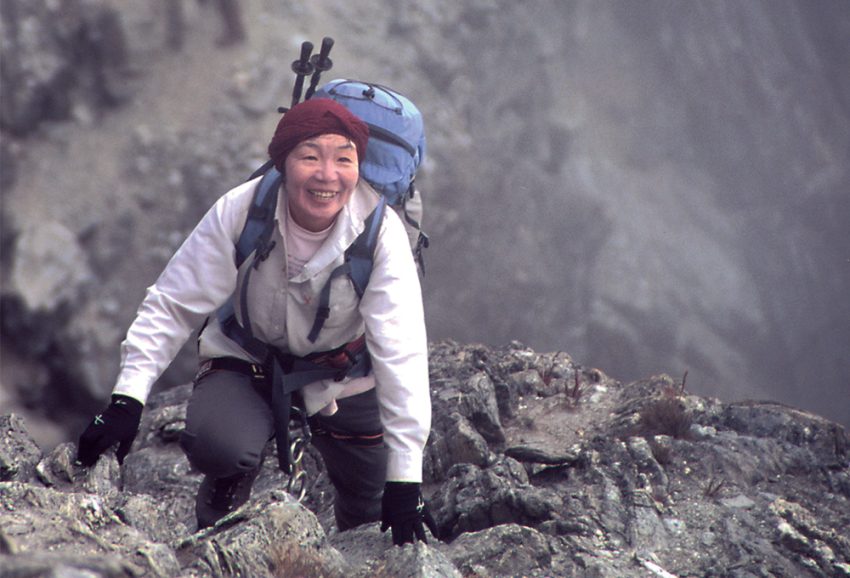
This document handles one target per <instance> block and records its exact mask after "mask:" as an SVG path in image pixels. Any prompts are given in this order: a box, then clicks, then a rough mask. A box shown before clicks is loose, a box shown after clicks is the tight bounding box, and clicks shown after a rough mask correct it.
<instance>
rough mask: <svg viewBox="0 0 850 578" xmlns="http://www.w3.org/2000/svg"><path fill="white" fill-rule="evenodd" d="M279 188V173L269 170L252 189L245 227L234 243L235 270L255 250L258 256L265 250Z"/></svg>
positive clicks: (270, 233)
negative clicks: (252, 196)
mask: <svg viewBox="0 0 850 578" xmlns="http://www.w3.org/2000/svg"><path fill="white" fill-rule="evenodd" d="M279 187H280V172H278V170H277V169H276V168H274V167H271V168H269V170H267V171H266V172H265V174H264V175H263V178H262V179H261V180H260V183H259V184H258V185H257V188H256V189H254V198H253V200H252V201H251V208H250V209H248V219H247V220H246V221H245V227H244V228H243V229H242V233H241V234H240V235H239V240H238V241H236V268H237V269H238V268H239V267H241V266H242V264H243V263H244V262H245V260H246V259H247V258H248V256H249V255H250V254H251V253H253V252H254V250H255V249H256V250H257V251H258V254H262V253H264V252H265V250H266V245H267V244H268V242H269V239H271V236H272V232H273V230H274V217H275V211H276V209H277V197H278V195H277V192H278V188H279Z"/></svg>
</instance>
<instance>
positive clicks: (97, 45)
mask: <svg viewBox="0 0 850 578" xmlns="http://www.w3.org/2000/svg"><path fill="white" fill-rule="evenodd" d="M2 27H3V35H2V38H3V41H2V43H3V74H2V76H3V82H2V87H3V102H4V106H3V111H2V114H0V120H2V123H0V126H2V128H3V130H4V131H9V132H11V133H13V134H16V135H23V134H26V133H29V132H31V131H33V130H35V129H36V128H37V127H38V125H39V124H40V123H41V122H42V121H45V120H54V121H55V120H62V119H68V118H72V117H76V118H77V119H78V120H85V119H88V118H91V117H90V116H88V115H91V114H95V115H97V114H99V109H100V108H102V107H104V106H111V105H115V104H117V103H119V102H122V101H124V100H126V98H127V97H128V96H129V92H130V89H128V87H127V83H126V82H125V80H126V71H125V70H124V66H125V65H126V57H127V53H126V45H125V39H124V30H123V28H122V26H121V23H120V17H119V13H118V12H117V11H116V10H115V9H114V8H113V7H111V6H110V5H109V4H108V3H106V2H103V1H99V0H92V1H82V0H69V1H66V2H61V3H56V2H48V1H45V0H26V1H22V0H6V1H5V2H4V4H3V14H2Z"/></svg>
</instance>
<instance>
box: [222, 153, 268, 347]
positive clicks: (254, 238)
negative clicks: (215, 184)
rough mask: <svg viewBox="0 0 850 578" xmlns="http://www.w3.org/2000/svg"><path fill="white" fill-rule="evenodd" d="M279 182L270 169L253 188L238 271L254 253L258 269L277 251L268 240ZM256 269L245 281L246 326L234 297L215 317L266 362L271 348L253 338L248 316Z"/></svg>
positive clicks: (238, 253)
mask: <svg viewBox="0 0 850 578" xmlns="http://www.w3.org/2000/svg"><path fill="white" fill-rule="evenodd" d="M252 176H253V175H252ZM280 181H281V177H280V172H278V170H277V169H276V168H274V167H270V168H268V170H267V171H266V172H265V173H264V174H263V178H262V179H261V180H260V182H259V184H258V185H257V187H256V188H255V189H254V197H253V199H252V200H251V208H250V209H248V217H247V219H246V221H245V227H244V228H243V229H242V232H241V233H240V234H239V239H238V240H237V241H236V257H235V262H236V263H235V264H236V268H237V269H238V268H239V267H241V266H242V264H243V263H245V261H246V260H247V259H248V257H250V256H251V254H252V253H254V252H255V251H256V255H255V257H254V266H255V267H256V266H257V265H259V263H260V262H261V261H264V260H265V259H266V257H268V254H269V252H270V251H271V250H272V249H273V248H274V242H273V241H272V242H271V244H270V243H269V241H270V240H271V237H272V233H273V232H274V217H275V210H276V209H277V197H278V194H277V193H278V188H279V187H280ZM253 268H254V267H251V268H250V269H248V271H247V272H246V273H245V277H244V279H243V280H242V299H241V301H242V308H241V309H242V323H243V324H244V325H240V324H239V322H238V321H237V320H236V312H235V310H234V306H233V297H230V298H229V299H228V300H227V301H226V302H225V304H224V305H222V306H221V307H220V308H219V309H218V312H217V314H216V315H217V317H218V321H219V323H220V324H221V327H222V330H223V331H224V333H225V335H227V336H228V337H230V338H231V339H233V340H234V341H236V342H237V343H238V344H239V345H240V346H241V347H242V348H243V349H245V350H246V351H248V352H249V353H251V354H252V355H254V356H255V357H258V358H259V359H264V358H265V357H266V355H267V352H268V348H267V346H266V345H265V344H264V343H262V342H261V341H259V340H258V339H256V338H255V337H254V333H253V331H252V330H251V320H250V318H249V316H248V304H247V291H248V280H249V279H250V275H251V269H253Z"/></svg>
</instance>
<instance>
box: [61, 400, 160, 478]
mask: <svg viewBox="0 0 850 578" xmlns="http://www.w3.org/2000/svg"><path fill="white" fill-rule="evenodd" d="M143 407H144V406H143V405H142V403H141V402H140V401H139V400H137V399H134V398H132V397H128V396H126V395H119V394H113V396H112V403H110V404H109V407H107V408H106V410H105V411H104V412H103V413H101V414H99V415H96V416H94V419H93V420H92V422H91V423H90V424H89V427H87V428H86V431H84V432H83V435H81V436H80V443H79V445H78V446H77V461H78V462H79V463H80V464H82V465H83V466H85V467H87V468H88V467H90V466H93V465H94V464H95V463H96V462H97V458H99V457H100V454H102V453H103V452H105V451H106V450H107V448H109V447H110V446H111V445H112V444H115V443H120V444H121V445H119V446H118V451H117V452H116V453H115V457H117V458H118V463H119V464H123V463H124V457H125V456H126V455H127V453H128V452H129V451H130V446H132V445H133V440H134V439H136V434H137V433H138V431H139V422H141V421H142V408H143Z"/></svg>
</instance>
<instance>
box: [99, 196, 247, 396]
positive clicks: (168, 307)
mask: <svg viewBox="0 0 850 578" xmlns="http://www.w3.org/2000/svg"><path fill="white" fill-rule="evenodd" d="M252 183H253V184H255V183H254V182H253V181H252ZM252 183H246V184H244V185H241V186H240V187H237V188H236V189H233V190H232V191H230V192H229V193H228V194H226V195H224V196H223V197H221V198H220V199H219V200H218V201H217V202H216V204H215V205H213V207H212V208H211V209H210V210H209V211H208V212H207V214H206V215H205V216H204V218H203V219H202V220H201V222H200V223H199V224H198V226H197V227H195V229H194V230H193V231H192V233H191V234H190V235H189V237H188V238H187V239H186V241H185V242H184V243H183V245H182V246H181V247H180V249H178V250H177V252H176V253H175V254H174V256H173V257H172V258H171V260H170V261H169V263H168V265H166V267H165V269H164V270H163V272H162V273H161V274H160V276H159V278H158V279H157V281H156V283H154V284H153V285H152V286H151V287H149V288H148V290H147V294H146V296H145V298H144V300H143V301H142V304H141V306H140V307H139V310H138V312H137V314H136V318H135V320H134V321H133V323H132V325H131V326H130V329H129V330H128V331H127V336H126V338H125V340H124V341H123V343H122V344H121V366H120V371H119V375H118V381H117V383H116V384H115V387H114V389H113V392H114V393H121V394H124V395H128V396H130V397H133V398H136V399H138V400H139V401H141V402H142V403H145V401H146V400H147V397H148V395H149V393H150V390H151V387H152V386H153V384H154V382H155V381H156V380H157V379H158V378H159V376H160V375H161V374H162V372H163V371H165V369H166V368H167V367H168V365H169V364H170V363H171V362H172V360H173V359H174V357H175V356H176V355H177V353H178V352H179V351H180V348H181V347H183V345H184V344H185V343H186V341H187V340H188V339H189V336H190V335H191V334H192V331H194V330H195V329H197V328H198V327H199V326H200V325H201V324H202V323H203V321H204V319H206V317H207V316H208V315H210V314H211V313H212V312H213V311H215V310H216V309H217V308H218V307H219V306H220V305H221V304H222V303H224V302H225V301H226V300H227V298H228V297H229V296H230V294H231V293H232V292H233V290H234V287H235V286H236V276H237V271H236V266H235V261H234V259H235V239H236V238H237V237H238V234H239V231H240V230H241V229H240V227H242V225H243V224H244V222H245V215H246V214H247V206H248V205H249V204H250V199H251V192H252V191H253V188H252V187H251V185H252ZM246 196H247V202H246V201H245V197H246Z"/></svg>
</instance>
